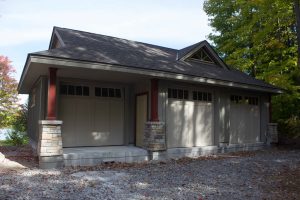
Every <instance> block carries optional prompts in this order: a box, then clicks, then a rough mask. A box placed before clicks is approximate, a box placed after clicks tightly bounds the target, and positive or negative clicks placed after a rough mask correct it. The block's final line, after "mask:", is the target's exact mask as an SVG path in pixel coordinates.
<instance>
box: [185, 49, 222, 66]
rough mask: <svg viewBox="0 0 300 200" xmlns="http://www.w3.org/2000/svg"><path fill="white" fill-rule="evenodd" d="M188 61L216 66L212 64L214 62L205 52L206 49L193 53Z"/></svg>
mask: <svg viewBox="0 0 300 200" xmlns="http://www.w3.org/2000/svg"><path fill="white" fill-rule="evenodd" d="M190 59H192V60H197V61H202V62H208V63H212V64H216V63H215V62H214V60H213V59H212V58H211V56H210V55H209V53H208V52H207V50H206V49H204V48H201V49H199V50H198V51H197V52H196V53H194V54H193V55H192V56H191V57H190Z"/></svg>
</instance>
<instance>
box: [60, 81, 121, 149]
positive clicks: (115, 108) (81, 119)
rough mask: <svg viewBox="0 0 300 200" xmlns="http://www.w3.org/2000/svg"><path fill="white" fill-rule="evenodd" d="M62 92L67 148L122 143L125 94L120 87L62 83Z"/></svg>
mask: <svg viewBox="0 0 300 200" xmlns="http://www.w3.org/2000/svg"><path fill="white" fill-rule="evenodd" d="M80 87H81V89H80ZM80 90H81V91H80ZM60 93H61V95H60V97H61V100H60V118H61V119H62V121H63V125H62V140H63V146H64V147H75V146H107V145H123V143H124V142H123V141H124V128H123V126H124V98H123V96H124V95H123V92H122V90H121V89H120V88H101V87H95V88H94V87H87V86H78V85H77V86H76V85H62V86H61V87H60Z"/></svg>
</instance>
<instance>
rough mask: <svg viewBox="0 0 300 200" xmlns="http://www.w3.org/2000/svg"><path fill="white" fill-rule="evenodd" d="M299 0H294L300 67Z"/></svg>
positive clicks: (299, 66) (299, 63)
mask: <svg viewBox="0 0 300 200" xmlns="http://www.w3.org/2000/svg"><path fill="white" fill-rule="evenodd" d="M299 6H300V5H299V0H294V10H295V16H296V32H297V44H298V62H297V67H298V69H300V7H299Z"/></svg>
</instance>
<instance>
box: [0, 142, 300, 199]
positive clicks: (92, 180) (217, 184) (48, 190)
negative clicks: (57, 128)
mask: <svg viewBox="0 0 300 200" xmlns="http://www.w3.org/2000/svg"><path fill="white" fill-rule="evenodd" d="M0 152H1V153H0V199H203V200H204V199H285V200H288V199H300V150H297V149H289V148H282V147H279V148H277V147H276V148H271V149H265V150H260V151H254V152H236V153H228V154H220V155H212V156H203V157H200V158H197V159H191V158H183V159H179V160H170V161H167V162H145V163H137V164H126V163H107V164H103V165H99V166H94V167H73V168H64V169H54V170H41V169H38V168H37V160H36V158H35V157H33V156H32V151H31V149H30V148H29V147H1V148H0ZM1 155H2V159H1ZM3 157H4V158H3Z"/></svg>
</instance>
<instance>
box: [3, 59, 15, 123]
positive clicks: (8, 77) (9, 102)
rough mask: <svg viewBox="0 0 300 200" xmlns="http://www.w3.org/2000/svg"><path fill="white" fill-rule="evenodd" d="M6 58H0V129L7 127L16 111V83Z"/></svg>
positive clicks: (12, 70)
mask: <svg viewBox="0 0 300 200" xmlns="http://www.w3.org/2000/svg"><path fill="white" fill-rule="evenodd" d="M14 72H15V71H14V69H13V67H12V65H11V62H10V61H9V59H8V58H7V57H4V56H0V128H4V127H9V126H10V125H11V122H12V120H13V119H14V116H15V113H16V111H17V108H18V106H17V101H18V92H17V81H16V80H15V79H14V78H13V77H12V75H13V73H14Z"/></svg>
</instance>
